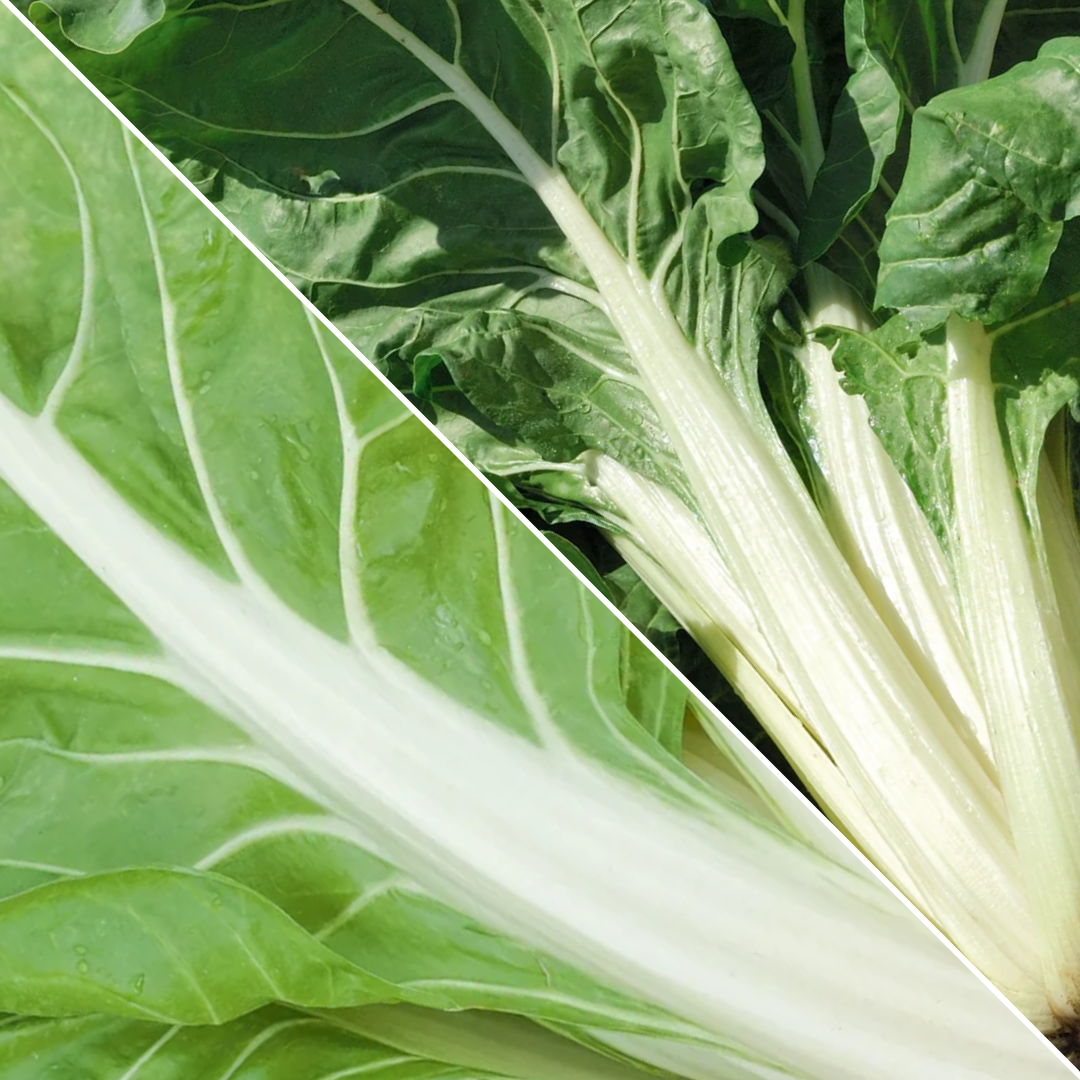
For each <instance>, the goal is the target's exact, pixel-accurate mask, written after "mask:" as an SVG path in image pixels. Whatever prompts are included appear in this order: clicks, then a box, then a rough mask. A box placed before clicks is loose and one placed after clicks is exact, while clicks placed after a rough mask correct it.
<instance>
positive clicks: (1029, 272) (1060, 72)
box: [877, 38, 1080, 324]
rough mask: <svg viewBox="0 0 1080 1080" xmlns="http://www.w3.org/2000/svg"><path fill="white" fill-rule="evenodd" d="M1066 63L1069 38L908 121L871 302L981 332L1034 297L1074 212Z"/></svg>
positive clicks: (1077, 153)
mask: <svg viewBox="0 0 1080 1080" xmlns="http://www.w3.org/2000/svg"><path fill="white" fill-rule="evenodd" d="M1078 64H1080V39H1078V38H1063V39H1061V40H1059V41H1053V42H1050V43H1048V44H1046V45H1044V46H1043V47H1042V49H1041V50H1040V51H1039V58H1038V59H1037V60H1033V61H1030V62H1028V63H1024V64H1019V65H1018V66H1017V67H1015V68H1013V69H1012V70H1011V71H1009V72H1007V73H1006V74H1004V75H1001V76H999V77H998V78H996V79H993V80H991V81H990V82H987V83H982V84H980V85H977V86H970V87H962V88H960V89H957V90H951V91H949V92H948V93H946V94H942V95H941V96H940V97H938V98H936V99H935V100H934V101H933V102H932V103H931V104H930V105H928V106H927V107H926V108H925V109H923V110H922V111H921V112H920V113H918V115H917V116H916V117H915V121H914V125H913V132H912V146H911V155H910V158H909V163H908V171H907V174H906V176H905V182H904V185H903V187H902V188H901V190H900V193H899V196H898V198H897V201H896V203H895V204H894V206H893V209H892V211H891V213H890V215H889V224H888V228H887V229H886V231H885V236H884V238H883V239H882V246H881V263H882V267H881V274H880V277H879V280H878V293H877V303H878V304H879V305H881V306H884V307H893V308H900V307H926V306H938V307H941V308H945V309H950V310H954V311H958V312H959V313H960V314H962V315H964V316H965V317H966V318H972V319H979V320H980V321H982V322H985V323H988V324H993V323H998V322H1003V321H1004V320H1005V319H1008V318H1010V317H1011V316H1012V315H1014V314H1015V313H1016V311H1017V310H1018V309H1019V308H1020V307H1022V306H1023V305H1024V304H1026V303H1027V302H1028V301H1029V300H1030V299H1031V298H1032V297H1033V296H1034V295H1035V293H1036V291H1037V290H1038V288H1039V286H1040V284H1041V283H1042V280H1043V277H1044V276H1045V274H1046V271H1047V267H1048V265H1049V262H1050V257H1051V256H1052V254H1053V253H1054V251H1055V249H1056V248H1057V244H1058V241H1059V239H1060V237H1061V228H1062V222H1064V221H1067V220H1069V219H1070V218H1072V217H1074V216H1075V215H1076V214H1077V213H1080V118H1078V117H1080V114H1078V113H1077V110H1076V100H1077V96H1078V95H1080V71H1078ZM1003 132H1007V133H1008V134H1007V136H1005V137H1003V134H1002V133H1003Z"/></svg>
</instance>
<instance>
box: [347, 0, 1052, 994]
mask: <svg viewBox="0 0 1080 1080" xmlns="http://www.w3.org/2000/svg"><path fill="white" fill-rule="evenodd" d="M347 2H348V3H349V5H350V6H351V7H353V8H354V9H355V10H356V11H358V12H359V13H360V14H361V15H362V16H364V17H365V18H366V19H368V20H369V21H370V22H371V23H372V24H373V26H376V27H379V28H380V29H381V30H383V31H384V32H385V33H387V34H388V35H389V36H390V37H392V38H393V39H394V40H395V41H397V42H398V43H399V44H400V45H401V46H402V48H403V49H404V50H406V51H407V52H408V53H410V54H411V55H412V56H413V57H414V58H415V59H416V60H418V61H419V62H420V63H422V64H423V65H425V66H426V67H427V68H428V69H429V70H430V71H431V72H432V73H433V74H435V75H436V76H437V77H438V78H439V79H441V80H442V81H443V83H444V84H445V85H446V86H447V88H448V89H450V90H451V91H452V92H453V93H454V94H455V95H456V96H457V98H458V100H459V101H460V102H461V104H462V105H463V107H464V108H466V109H467V110H468V111H469V112H470V113H471V114H472V115H473V116H474V117H475V118H476V120H477V121H478V122H479V123H480V124H481V125H482V126H483V127H484V128H485V129H486V130H487V131H488V133H489V134H490V135H491V136H492V138H493V139H495V140H496V141H497V142H498V144H499V145H500V146H501V147H502V149H503V151H504V152H505V153H506V154H507V156H508V157H509V159H510V160H511V161H512V162H513V163H514V164H515V165H516V166H517V167H518V168H519V169H520V170H521V173H522V175H523V177H525V179H526V180H528V182H529V183H530V184H531V185H532V186H533V188H534V189H535V190H536V192H537V194H538V195H539V197H540V198H541V199H542V200H543V202H544V204H545V205H546V206H547V208H548V211H549V212H550V213H551V215H552V217H553V218H554V220H555V222H556V223H557V224H558V225H559V227H560V228H561V230H562V232H563V233H564V235H565V236H566V237H567V238H568V239H569V240H570V242H571V243H572V244H573V245H574V248H575V249H576V251H577V253H578V255H579V256H580V257H581V259H582V261H583V262H584V264H585V266H586V268H587V269H588V271H589V275H590V277H591V278H592V280H593V283H594V284H595V286H596V288H597V290H598V292H599V293H600V295H601V296H602V297H603V299H604V302H605V304H606V308H607V311H608V313H609V316H610V318H611V321H612V324H613V325H614V327H615V329H616V331H617V332H618V333H619V335H620V337H621V338H622V340H623V343H624V344H625V346H626V348H627V351H628V352H629V354H630V356H631V358H632V359H633V361H634V364H635V366H636V368H637V370H638V373H639V375H640V376H641V380H642V384H643V386H644V388H645V390H646V393H647V394H648V396H649V397H650V399H651V400H652V402H653V404H654V406H655V408H656V410H657V413H658V415H659V417H660V420H661V422H662V424H663V426H664V428H665V430H666V431H667V433H668V435H669V437H670V438H671V441H672V444H673V447H674V449H675V451H676V452H677V454H678V456H679V459H680V461H681V463H682V465H683V467H684V470H685V472H686V475H687V477H688V479H689V482H690V484H691V486H692V488H693V492H694V496H695V499H696V502H697V508H698V510H699V511H700V515H701V518H702V521H703V522H704V524H705V527H706V530H707V532H708V534H709V536H710V537H711V539H712V541H713V543H714V544H715V545H716V546H717V548H718V550H719V551H720V554H721V558H722V560H723V561H724V563H725V564H726V565H727V566H728V568H729V570H730V572H731V574H732V576H733V577H734V578H735V580H737V581H738V582H739V585H740V588H741V589H742V590H743V591H744V593H745V595H746V597H747V600H748V602H749V605H750V607H751V608H752V609H753V611H754V613H755V617H756V618H757V619H758V621H759V625H760V627H761V631H762V635H763V637H764V638H765V640H766V641H768V642H769V645H770V648H772V650H773V651H774V653H775V654H776V656H777V661H778V665H779V666H780V668H781V669H782V670H783V672H784V676H785V678H786V680H787V681H788V683H789V684H790V685H791V688H792V693H793V695H794V697H795V699H796V700H797V701H798V702H799V705H800V710H801V714H802V716H803V718H804V720H805V722H806V723H807V724H808V725H809V726H810V727H811V728H812V729H813V730H814V731H815V732H816V733H817V734H818V736H819V737H820V738H821V740H822V742H823V743H824V745H825V746H826V747H827V749H828V752H829V753H830V755H831V756H832V758H833V760H834V761H835V762H836V764H837V765H838V766H839V768H840V769H841V770H842V771H843V773H844V775H845V777H846V778H847V780H848V782H849V783H850V784H851V786H852V789H853V790H854V791H855V793H856V796H857V798H858V800H859V803H860V804H861V805H862V806H864V807H865V808H866V812H867V814H868V815H870V816H872V818H873V820H874V821H875V823H876V824H877V826H878V828H879V829H880V830H881V832H882V833H883V834H885V835H886V836H887V837H888V838H889V841H890V844H891V846H892V849H893V853H894V859H895V860H896V862H898V863H899V864H900V865H901V866H902V867H903V868H904V875H903V876H904V878H905V879H907V880H913V881H918V882H919V883H920V893H921V895H923V896H924V897H926V898H927V899H928V901H929V903H930V907H929V910H928V914H929V915H930V917H931V918H932V919H933V920H934V921H935V922H936V923H937V924H938V925H939V926H948V927H949V928H950V929H949V933H950V936H952V937H953V939H954V940H955V941H956V942H957V944H958V945H959V946H960V948H962V949H963V950H964V952H965V953H967V954H968V955H969V956H971V957H972V958H973V960H974V962H975V963H976V964H978V966H979V967H980V968H981V969H982V970H984V971H986V972H987V973H988V974H990V976H991V977H992V978H993V979H994V981H995V982H996V983H997V984H998V985H1000V986H1002V987H1003V988H1005V989H1006V992H1008V993H1009V994H1010V995H1012V997H1013V998H1014V1000H1021V999H1023V1000H1027V999H1028V998H1029V997H1030V996H1031V994H1032V993H1033V990H1032V987H1033V986H1034V985H1036V984H1037V978H1038V976H1037V971H1033V969H1032V966H1031V963H1030V958H1031V956H1032V954H1033V951H1034V950H1033V942H1032V929H1031V920H1030V916H1029V913H1028V911H1027V909H1026V901H1025V899H1024V896H1023V893H1022V891H1021V889H1020V885H1019V881H1018V873H1017V868H1016V865H1015V852H1014V851H1013V849H1012V845H1011V841H1010V838H1009V836H1008V829H1007V825H1006V822H1005V815H1004V808H1003V806H1002V804H1001V798H1000V793H999V792H998V791H997V789H996V788H995V787H994V786H993V785H992V784H990V783H989V782H988V781H987V780H986V777H985V774H984V772H983V771H982V770H981V769H980V767H979V765H978V763H977V762H976V761H974V759H973V758H972V756H971V753H970V751H969V749H968V748H967V747H965V746H964V745H963V742H962V740H961V739H960V738H959V736H957V735H956V732H955V731H954V730H953V728H952V726H951V725H950V724H949V722H948V720H947V719H945V718H944V717H943V716H942V714H941V709H940V707H939V705H938V704H937V702H936V701H935V700H934V697H933V695H932V694H931V693H930V691H929V690H928V689H927V687H926V686H925V684H924V683H923V682H922V680H921V678H920V677H919V674H918V672H917V671H916V670H915V669H914V668H913V667H912V665H911V663H910V661H909V660H908V658H907V657H906V656H904V654H903V651H902V650H901V649H900V647H899V645H897V643H896V641H895V640H894V639H893V637H892V635H891V634H890V633H889V631H888V628H887V627H886V626H885V625H884V623H883V622H882V621H881V619H880V617H879V616H878V615H877V613H876V612H875V611H874V610H873V608H872V606H871V604H870V602H869V601H868V600H867V598H866V595H865V593H864V592H863V591H862V588H861V587H860V586H859V584H858V582H857V581H856V579H855V577H854V575H853V574H852V573H851V571H850V569H849V567H848V566H847V564H846V563H845V562H844V560H843V557H842V556H841V554H840V552H839V551H838V549H837V547H836V545H835V543H834V542H833V540H832V538H831V537H830V536H829V534H828V532H827V530H826V528H825V526H824V523H823V522H822V520H821V518H820V516H819V514H818V512H817V509H816V508H815V507H814V505H813V503H812V501H811V500H810V498H809V496H808V494H807V493H806V491H805V489H804V488H803V487H802V483H801V480H800V478H799V476H798V474H797V473H796V471H795V469H794V467H793V466H792V464H791V462H790V461H789V460H788V459H787V458H786V457H785V456H784V455H783V453H782V452H781V450H780V448H779V446H778V444H777V445H774V443H776V442H777V441H775V440H774V441H770V440H768V439H767V438H766V437H765V436H764V435H763V434H762V432H761V431H760V429H759V428H758V427H757V426H755V423H754V421H753V419H752V418H751V417H748V416H747V415H746V413H745V412H744V411H743V410H742V408H741V407H740V406H739V404H738V402H737V401H736V400H735V398H734V396H733V395H732V394H731V392H730V391H729V390H728V388H727V387H726V385H725V384H724V383H723V382H722V381H721V380H720V379H719V378H718V376H717V375H716V373H715V372H714V370H713V369H712V367H711V366H710V364H709V363H708V361H707V360H706V359H705V358H704V357H702V356H701V355H699V354H698V353H697V352H696V350H695V349H694V347H693V346H692V345H691V344H690V342H689V341H688V340H687V338H686V336H685V335H684V334H683V331H682V329H681V327H680V326H679V324H678V322H677V320H676V319H675V317H674V315H673V314H672V312H671V309H670V307H669V306H668V304H667V302H666V300H665V299H664V297H663V296H662V295H661V294H660V293H659V292H657V291H654V290H653V289H651V288H650V284H649V282H648V281H647V280H646V279H645V278H644V277H643V275H641V274H640V273H639V272H638V271H637V270H636V269H635V268H634V267H633V266H631V265H628V264H627V262H626V261H625V259H623V257H622V256H621V255H620V254H619V252H618V251H617V250H616V248H615V247H614V245H613V244H612V243H611V241H610V240H609V239H608V238H607V236H606V235H605V234H604V232H603V230H602V229H601V228H600V226H599V225H598V224H597V222H596V221H595V220H594V219H593V217H592V216H591V215H590V213H589V211H588V209H587V207H586V206H585V205H584V203H583V202H582V200H581V199H580V197H579V196H578V194H577V193H576V192H575V190H574V189H573V187H572V186H571V185H570V183H569V181H568V180H567V179H566V177H565V176H564V175H563V174H562V173H561V172H559V171H557V170H556V169H555V168H554V167H552V166H551V165H549V164H548V162H546V161H545V160H544V159H543V158H541V157H540V156H539V154H538V153H537V152H536V150H535V149H534V148H533V147H532V146H531V145H530V144H529V142H528V141H527V140H526V139H525V137H524V136H523V134H522V133H521V132H520V131H519V130H518V129H517V128H516V127H515V126H514V125H513V124H512V123H511V122H510V120H509V119H508V118H507V117H506V116H505V115H504V114H503V113H502V112H501V111H500V110H499V108H498V107H497V105H496V104H495V102H494V101H493V100H492V99H491V98H490V97H489V96H488V95H487V94H486V93H485V92H484V91H483V90H481V89H480V88H479V87H478V86H477V85H476V84H475V83H474V82H473V81H472V79H471V78H470V77H469V75H468V74H467V72H466V71H465V70H464V69H463V68H461V67H459V66H457V65H455V64H452V63H450V62H449V61H447V60H446V59H444V58H443V57H442V56H440V55H439V54H437V53H435V52H434V50H432V49H431V48H430V47H429V46H428V45H426V44H425V43H424V42H422V41H421V40H420V39H419V38H417V37H416V35H415V34H414V33H412V32H411V31H410V30H408V29H407V28H405V27H403V26H402V25H401V24H400V23H398V22H396V21H395V20H394V19H393V18H392V17H391V16H389V15H388V14H387V13H386V12H385V11H384V10H382V9H381V8H379V7H378V6H377V5H376V4H375V3H374V2H372V0H347Z"/></svg>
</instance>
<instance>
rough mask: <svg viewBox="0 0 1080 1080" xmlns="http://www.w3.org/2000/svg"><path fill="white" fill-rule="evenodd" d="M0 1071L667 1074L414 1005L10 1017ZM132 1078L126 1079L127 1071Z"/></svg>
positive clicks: (439, 1076) (244, 1078)
mask: <svg viewBox="0 0 1080 1080" xmlns="http://www.w3.org/2000/svg"><path fill="white" fill-rule="evenodd" d="M0 1068H2V1069H3V1070H4V1076H5V1077H8V1076H10V1077H11V1078H12V1080H36V1078H37V1077H38V1076H40V1075H41V1070H42V1069H45V1070H52V1071H53V1072H55V1073H57V1074H60V1075H63V1074H64V1071H65V1070H73V1069H74V1070H77V1074H78V1076H80V1077H82V1078H85V1080H115V1078H116V1077H117V1076H122V1075H123V1070H128V1071H131V1070H136V1071H137V1074H138V1075H139V1076H140V1077H148V1078H149V1080H188V1078H190V1077H192V1076H217V1075H228V1076H230V1077H235V1078H238V1080H256V1078H258V1080H325V1077H327V1076H336V1077H339V1078H341V1080H345V1078H346V1077H350V1076H360V1075H364V1076H375V1077H381V1078H383V1080H484V1078H487V1077H492V1078H495V1077H503V1078H508V1080H591V1078H596V1080H642V1078H643V1077H646V1076H656V1075H663V1074H662V1073H659V1072H658V1071H657V1072H653V1071H651V1070H650V1071H644V1070H640V1069H637V1068H635V1067H633V1066H632V1065H627V1064H625V1063H621V1062H618V1061H615V1060H613V1059H612V1058H610V1057H607V1056H602V1055H600V1054H597V1053H595V1052H592V1051H590V1050H588V1049H586V1048H585V1047H583V1046H581V1045H578V1044H575V1043H571V1042H568V1041H567V1040H565V1039H562V1038H560V1037H559V1036H557V1035H555V1034H553V1033H551V1032H550V1031H547V1030H545V1029H544V1028H542V1027H539V1026H537V1025H534V1024H530V1023H529V1022H528V1021H525V1020H521V1019H519V1018H517V1017H509V1016H496V1015H493V1014H489V1013H456V1014H455V1013H440V1012H430V1011H425V1010H422V1009H416V1008H414V1007H393V1008H368V1009H356V1010H349V1011H342V1012H335V1013H324V1014H322V1015H312V1014H308V1013H304V1012H299V1011H293V1010H289V1009H284V1008H280V1007H268V1008H266V1009H262V1010H259V1011H257V1012H254V1013H251V1014H249V1015H248V1016H245V1017H242V1018H240V1019H237V1020H233V1021H231V1022H229V1023H226V1024H222V1025H218V1026H199V1027H194V1028H183V1027H180V1026H172V1027H166V1026H164V1025H157V1024H152V1023H146V1022H138V1021H130V1020H123V1019H119V1018H115V1017H101V1016H88V1017H74V1018H69V1019H59V1020H39V1019H19V1018H17V1017H16V1018H11V1020H10V1022H8V1023H5V1024H4V1026H3V1027H2V1028H0ZM133 1075H134V1073H133Z"/></svg>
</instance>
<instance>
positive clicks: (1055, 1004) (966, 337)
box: [946, 315, 1080, 1020]
mask: <svg viewBox="0 0 1080 1080" xmlns="http://www.w3.org/2000/svg"><path fill="white" fill-rule="evenodd" d="M946 345H947V353H948V417H949V446H950V449H951V455H952V467H953V483H954V488H955V499H956V521H957V546H958V551H957V558H956V577H957V583H958V587H959V591H960V599H961V608H962V612H963V615H964V619H965V622H966V626H967V633H968V639H969V641H970V642H971V647H972V650H973V652H974V655H975V660H976V664H977V665H978V670H979V676H980V679H981V682H982V685H983V687H984V692H985V698H986V705H987V711H988V714H989V718H990V735H991V743H992V746H993V752H994V760H995V762H996V763H997V767H998V771H999V774H1000V776H1001V784H1002V789H1003V791H1004V793H1005V800H1006V805H1007V806H1008V809H1009V818H1010V821H1011V823H1012V829H1013V835H1014V837H1015V839H1016V845H1017V850H1018V852H1019V856H1020V863H1021V867H1022V870H1023V874H1024V883H1025V886H1026V889H1027V892H1028V895H1029V896H1030V898H1031V907H1032V911H1033V913H1034V916H1035V919H1036V923H1037V927H1038V931H1039V937H1040V942H1039V944H1040V955H1041V959H1042V967H1043V975H1044V978H1045V981H1046V986H1047V994H1048V998H1049V1001H1050V1004H1051V1007H1052V1008H1053V1010H1054V1012H1055V1013H1056V1014H1057V1015H1058V1016H1060V1017H1062V1018H1063V1019H1066V1020H1075V1019H1076V1018H1078V1017H1080V917H1078V912H1080V746H1078V729H1077V721H1078V719H1080V714H1078V713H1077V711H1076V704H1077V702H1076V679H1075V675H1076V673H1075V672H1071V671H1065V670H1062V668H1061V667H1060V665H1059V657H1060V655H1061V647H1060V643H1061V642H1063V641H1064V630H1063V627H1062V624H1061V616H1060V613H1059V610H1058V605H1057V599H1056V597H1055V596H1054V594H1053V591H1052V587H1051V586H1050V583H1049V582H1048V581H1047V578H1046V576H1045V575H1044V574H1043V572H1042V571H1041V569H1040V566H1039V559H1038V554H1037V551H1036V547H1035V544H1034V542H1033V539H1032V535H1031V532H1030V530H1029V528H1028V525H1027V523H1026V521H1025V520H1024V514H1023V510H1022V508H1021V503H1020V499H1019V497H1018V495H1017V490H1016V484H1015V483H1014V480H1013V477H1012V475H1011V473H1010V471H1009V466H1008V463H1007V461H1006V458H1005V450H1004V447H1003V445H1002V440H1001V433H1000V430H999V427H998V418H997V409H996V402H995V388H994V384H993V381H992V379H991V374H990V353H991V346H992V340H991V338H990V337H989V336H988V335H987V333H986V331H985V330H984V329H983V327H982V326H981V325H980V324H978V323H972V322H968V321H966V320H964V319H962V318H960V316H958V315H952V316H950V318H949V322H948V326H947V334H946ZM1055 643H1059V644H1057V645H1056V644H1055Z"/></svg>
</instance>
